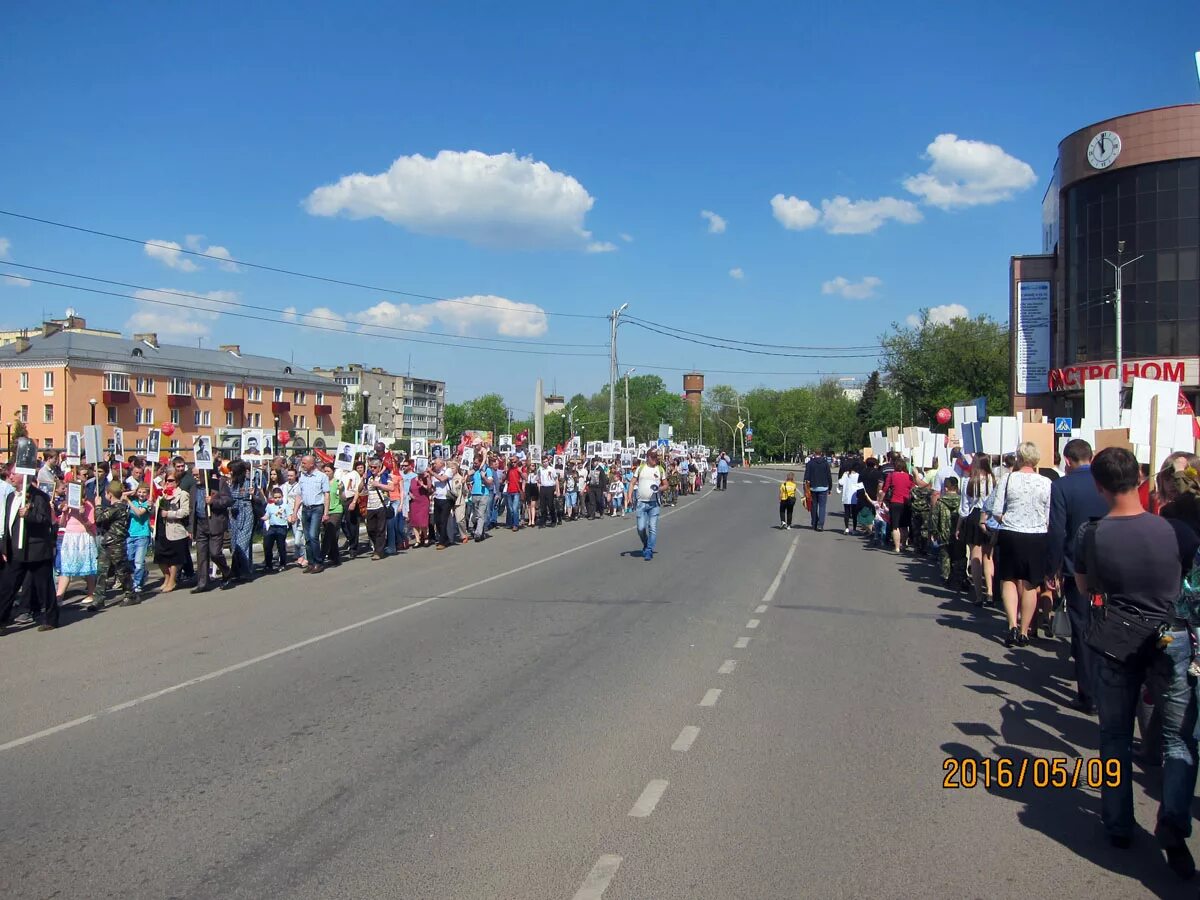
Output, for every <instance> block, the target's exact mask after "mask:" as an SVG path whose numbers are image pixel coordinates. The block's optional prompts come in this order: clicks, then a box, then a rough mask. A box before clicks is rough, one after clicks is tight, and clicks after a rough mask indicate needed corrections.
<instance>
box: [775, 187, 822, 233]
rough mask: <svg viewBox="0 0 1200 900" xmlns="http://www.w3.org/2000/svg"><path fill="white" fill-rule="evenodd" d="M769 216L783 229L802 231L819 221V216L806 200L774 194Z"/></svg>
mask: <svg viewBox="0 0 1200 900" xmlns="http://www.w3.org/2000/svg"><path fill="white" fill-rule="evenodd" d="M771 214H772V215H774V216H775V219H776V221H777V222H779V224H780V225H782V226H783V227H784V228H787V229H789V230H791V231H803V230H804V229H806V228H812V227H813V226H814V225H816V224H817V222H819V221H821V214H820V213H819V212H817V210H816V209H814V208H813V205H812V204H811V203H809V202H808V201H807V200H800V199H798V198H796V197H785V196H783V194H776V195H775V196H774V197H772V198H771Z"/></svg>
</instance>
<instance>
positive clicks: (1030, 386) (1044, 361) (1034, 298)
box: [1013, 281, 1050, 394]
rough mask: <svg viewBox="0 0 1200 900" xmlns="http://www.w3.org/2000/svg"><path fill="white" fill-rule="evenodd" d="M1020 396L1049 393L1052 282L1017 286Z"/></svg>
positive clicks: (1018, 387)
mask: <svg viewBox="0 0 1200 900" xmlns="http://www.w3.org/2000/svg"><path fill="white" fill-rule="evenodd" d="M1016 319H1017V321H1016V331H1017V348H1016V350H1017V353H1016V359H1014V360H1013V364H1014V365H1015V366H1016V370H1017V393H1018V394H1045V393H1049V391H1050V282H1049V281H1018V282H1017V316H1016Z"/></svg>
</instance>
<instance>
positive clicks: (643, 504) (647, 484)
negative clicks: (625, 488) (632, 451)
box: [625, 447, 667, 559]
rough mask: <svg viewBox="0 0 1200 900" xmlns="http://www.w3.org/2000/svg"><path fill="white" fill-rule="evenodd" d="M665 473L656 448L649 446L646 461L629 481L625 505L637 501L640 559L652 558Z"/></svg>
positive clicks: (656, 537) (631, 504)
mask: <svg viewBox="0 0 1200 900" xmlns="http://www.w3.org/2000/svg"><path fill="white" fill-rule="evenodd" d="M666 477H667V473H666V472H665V471H664V470H663V467H662V466H660V465H659V463H658V450H656V449H655V448H654V447H651V448H650V449H649V450H647V451H646V461H645V462H644V463H642V464H641V465H640V466H638V467H637V471H636V472H634V473H633V479H632V480H631V481H630V482H629V494H628V496H627V497H626V498H625V505H626V506H633V505H634V501H635V500H636V501H637V507H636V508H637V531H638V537H640V538H641V539H642V559H654V545H655V543H656V541H657V539H658V509H659V497H660V495H661V492H662V483H663V480H664V479H665V478H666Z"/></svg>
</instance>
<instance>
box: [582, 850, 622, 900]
mask: <svg viewBox="0 0 1200 900" xmlns="http://www.w3.org/2000/svg"><path fill="white" fill-rule="evenodd" d="M620 866H621V857H619V856H615V855H614V854H612V853H606V854H604V856H602V857H600V858H599V859H598V860H596V864H595V865H594V866H592V871H590V872H588V875H587V878H585V879H583V884H582V885H580V887H579V890H577V891H576V892H575V900H600V898H601V897H603V896H604V892H605V891H606V890H608V883H609V882H610V881H612V880H613V876H614V875H616V874H617V869H618V868H620Z"/></svg>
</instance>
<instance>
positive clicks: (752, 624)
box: [746, 619, 758, 628]
mask: <svg viewBox="0 0 1200 900" xmlns="http://www.w3.org/2000/svg"><path fill="white" fill-rule="evenodd" d="M746 627H747V628H757V627H758V619H751V620H750V621H749V622H747V623H746Z"/></svg>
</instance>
